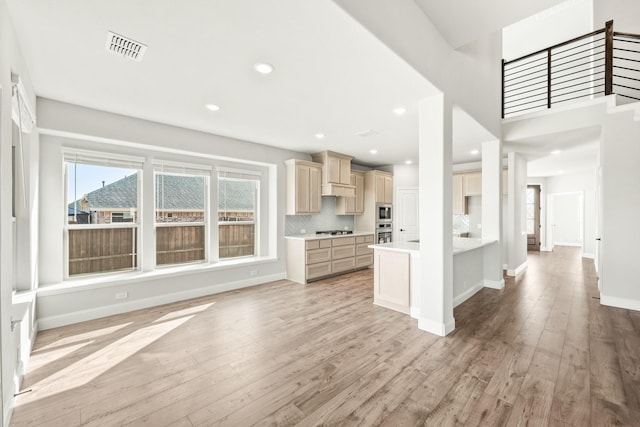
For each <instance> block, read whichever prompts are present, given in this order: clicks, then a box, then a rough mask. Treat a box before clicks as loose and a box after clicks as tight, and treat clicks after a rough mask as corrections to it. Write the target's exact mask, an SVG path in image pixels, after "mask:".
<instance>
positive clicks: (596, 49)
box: [502, 21, 640, 118]
mask: <svg viewBox="0 0 640 427" xmlns="http://www.w3.org/2000/svg"><path fill="white" fill-rule="evenodd" d="M614 93H615V94H617V95H619V96H620V97H622V99H625V100H627V101H631V102H632V101H640V35H637V34H630V33H620V32H614V31H613V21H609V22H607V23H606V24H605V28H602V29H599V30H596V31H593V32H591V33H589V34H585V35H583V36H580V37H576V38H574V39H571V40H568V41H566V42H563V43H559V44H557V45H555V46H551V47H549V48H546V49H542V50H539V51H537V52H533V53H530V54H528V55H525V56H522V57H520V58H517V59H514V60H511V61H505V60H503V61H502V117H503V118H505V117H512V116H515V115H518V114H524V113H529V112H532V111H537V110H542V109H546V108H551V107H552V106H554V105H557V104H561V103H565V102H568V101H572V100H576V99H580V98H587V99H589V98H595V97H599V96H605V95H611V94H614Z"/></svg>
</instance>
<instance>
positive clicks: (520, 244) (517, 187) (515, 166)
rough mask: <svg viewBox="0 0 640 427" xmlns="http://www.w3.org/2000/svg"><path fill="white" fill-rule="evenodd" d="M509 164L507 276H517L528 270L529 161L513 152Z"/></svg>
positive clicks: (509, 156)
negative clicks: (527, 197)
mask: <svg viewBox="0 0 640 427" xmlns="http://www.w3.org/2000/svg"><path fill="white" fill-rule="evenodd" d="M508 162H509V196H508V197H509V198H508V210H507V211H508V212H507V220H508V228H507V252H508V256H507V259H508V263H507V265H508V268H507V275H509V276H516V275H517V274H518V273H520V272H522V271H523V270H524V269H525V268H527V233H526V230H527V218H526V214H527V203H526V202H527V201H526V196H527V161H526V160H525V159H524V158H523V157H522V156H521V155H520V154H518V153H513V152H512V153H509V155H508Z"/></svg>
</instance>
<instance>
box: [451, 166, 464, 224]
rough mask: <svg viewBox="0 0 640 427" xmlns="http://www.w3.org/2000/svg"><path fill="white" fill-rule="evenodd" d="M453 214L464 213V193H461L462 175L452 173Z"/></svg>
mask: <svg viewBox="0 0 640 427" xmlns="http://www.w3.org/2000/svg"><path fill="white" fill-rule="evenodd" d="M452 199H453V206H452V207H453V209H452V210H453V214H454V215H464V194H463V193H462V175H453V197H452Z"/></svg>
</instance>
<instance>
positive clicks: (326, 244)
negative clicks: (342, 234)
mask: <svg viewBox="0 0 640 427" xmlns="http://www.w3.org/2000/svg"><path fill="white" fill-rule="evenodd" d="M320 247H321V248H330V247H331V239H322V240H320Z"/></svg>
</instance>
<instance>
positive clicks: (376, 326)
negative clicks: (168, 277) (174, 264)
mask: <svg viewBox="0 0 640 427" xmlns="http://www.w3.org/2000/svg"><path fill="white" fill-rule="evenodd" d="M372 287H373V274H372V271H371V270H364V271H360V272H355V273H350V274H346V275H343V276H338V277H334V278H330V279H326V280H321V281H318V282H315V283H313V284H310V285H307V286H303V285H299V284H295V283H292V282H289V281H286V280H281V281H277V282H272V283H268V284H265V285H261V286H256V287H253V288H247V289H242V290H237V291H231V292H225V293H222V294H218V295H212V296H209V297H203V298H197V299H193V300H189V301H182V302H178V303H175V304H169V305H164V306H159V307H154V308H151V309H147V310H140V311H136V312H132V313H127V314H123V315H118V316H113V317H110V318H104V319H98V320H95V321H90V322H85V323H81V324H77V325H71V326H68V327H64V328H58V329H54V330H49V331H43V332H41V333H40V334H38V337H37V339H36V343H35V346H34V349H33V353H32V358H31V362H30V364H29V367H28V371H27V374H26V376H25V378H24V382H23V388H30V389H32V391H31V392H29V393H25V394H23V395H20V396H18V398H17V401H16V407H15V410H14V414H13V419H12V422H11V425H12V426H111V425H113V426H121V425H131V426H143V425H148V426H153V427H155V426H173V427H194V426H209V425H224V426H227V425H228V426H245V425H247V426H248V425H257V426H291V425H309V426H315V425H348V426H351V425H363V426H372V425H384V426H406V425H427V426H449V425H451V426H454V425H455V426H460V425H465V426H503V425H552V426H587V425H592V426H602V425H633V424H634V422H636V423H637V421H638V420H640V356H639V355H640V314H638V313H637V312H631V311H628V310H621V309H614V308H610V307H604V306H600V304H599V300H598V299H596V298H597V297H598V290H597V284H596V274H595V271H594V268H593V262H592V261H590V260H587V259H582V258H580V254H579V249H576V248H563V247H556V248H555V250H554V252H553V253H531V254H530V255H529V267H528V269H527V270H526V271H525V272H524V273H522V274H521V275H519V276H518V277H517V278H506V286H505V289H503V290H500V291H498V290H493V289H483V290H481V291H480V292H478V293H477V294H476V295H475V296H474V297H472V298H471V299H469V300H467V301H466V302H465V303H463V304H461V305H460V306H458V307H457V308H456V309H455V312H454V315H455V319H456V330H455V331H454V332H453V333H452V334H450V335H449V336H447V337H444V338H443V337H437V336H434V335H431V334H428V333H426V332H423V331H420V330H419V329H418V328H417V322H416V321H415V320H413V319H411V318H410V317H409V316H406V315H403V314H400V313H397V312H394V311H391V310H387V309H384V308H381V307H378V306H374V305H373V301H372V296H373V295H372V294H373V289H372Z"/></svg>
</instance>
